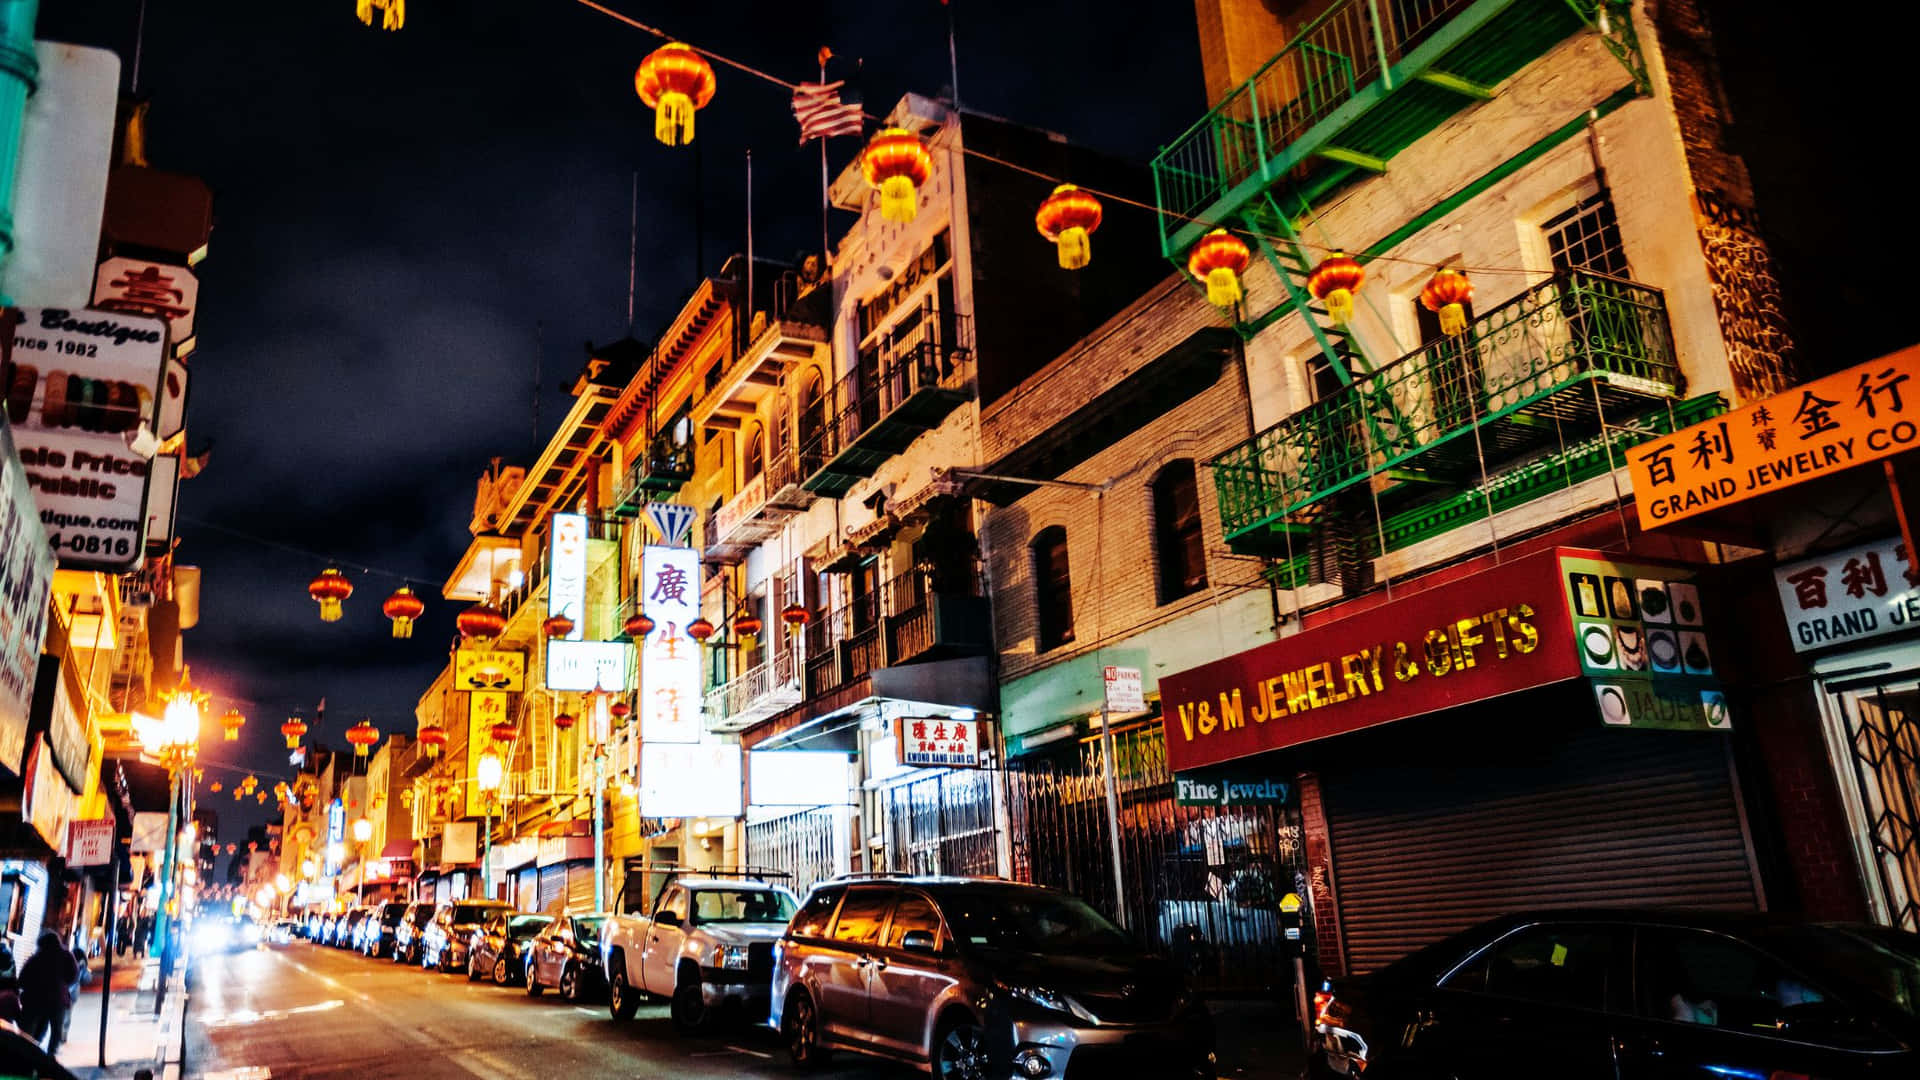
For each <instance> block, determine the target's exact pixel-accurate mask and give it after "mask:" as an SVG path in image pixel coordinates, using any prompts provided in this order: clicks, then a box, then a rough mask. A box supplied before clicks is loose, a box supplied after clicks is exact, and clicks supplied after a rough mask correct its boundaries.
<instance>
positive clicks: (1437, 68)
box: [1153, 0, 1715, 580]
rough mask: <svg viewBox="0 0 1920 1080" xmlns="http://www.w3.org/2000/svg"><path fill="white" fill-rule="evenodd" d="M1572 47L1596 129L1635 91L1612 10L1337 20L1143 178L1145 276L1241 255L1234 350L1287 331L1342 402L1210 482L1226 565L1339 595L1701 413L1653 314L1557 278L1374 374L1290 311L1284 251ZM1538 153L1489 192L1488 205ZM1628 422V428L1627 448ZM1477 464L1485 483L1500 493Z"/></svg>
mask: <svg viewBox="0 0 1920 1080" xmlns="http://www.w3.org/2000/svg"><path fill="white" fill-rule="evenodd" d="M1578 33H1593V34H1596V35H1598V37H1599V38H1600V39H1601V41H1602V42H1603V43H1604V45H1605V47H1606V48H1607V50H1608V51H1609V52H1610V53H1611V54H1612V55H1613V57H1614V58H1615V59H1616V60H1618V61H1619V62H1620V64H1621V66H1622V68H1623V69H1624V73H1625V78H1624V79H1623V82H1624V83H1625V85H1624V86H1623V88H1622V90H1621V92H1620V93H1618V94H1616V95H1614V96H1613V97H1612V98H1609V99H1608V100H1607V101H1604V102H1600V103H1596V110H1595V114H1596V115H1604V114H1605V113H1606V112H1609V111H1611V110H1612V109H1613V108H1616V107H1618V106H1619V105H1620V104H1621V103H1623V102H1624V101H1626V100H1629V99H1630V98H1631V97H1633V96H1634V95H1635V94H1642V93H1645V92H1647V90H1648V83H1647V76H1646V70H1645V67H1644V65H1643V63H1642V61H1641V58H1640V54H1639V49H1638V45H1637V43H1636V41H1635V38H1634V33H1633V24H1632V20H1631V18H1630V15H1629V5H1628V4H1627V3H1626V2H1624V0H1343V2H1338V3H1335V4H1334V5H1333V6H1332V7H1330V8H1329V9H1328V10H1326V11H1325V12H1323V13H1322V14H1320V15H1319V16H1317V17H1316V18H1314V19H1312V20H1311V21H1309V22H1307V23H1306V24H1305V25H1303V26H1301V27H1300V28H1299V29H1298V30H1296V31H1294V32H1293V33H1292V34H1291V40H1290V42H1289V43H1288V45H1287V46H1286V48H1284V49H1283V50H1281V52H1280V53H1279V54H1278V55H1276V56H1275V57H1273V59H1271V60H1269V61H1268V62H1267V63H1266V64H1265V65H1264V66H1262V67H1261V69H1260V70H1259V71H1257V72H1255V73H1254V75H1253V76H1252V77H1251V78H1249V79H1248V80H1247V81H1246V82H1244V83H1242V84H1241V85H1240V86H1238V87H1236V88H1235V89H1234V90H1233V91H1232V92H1231V93H1229V94H1228V95H1227V96H1226V97H1225V98H1224V99H1222V100H1221V101H1220V103H1219V104H1218V105H1217V106H1215V107H1214V109H1213V110H1212V111H1211V112H1209V113H1208V114H1207V115H1206V116H1205V117H1203V118H1202V119H1201V120H1200V122H1199V123H1197V124H1195V125H1194V126H1193V127H1192V128H1191V129H1189V130H1188V131H1187V132H1186V133H1184V134H1183V135H1181V136H1180V137H1179V138H1178V139H1176V140H1174V142H1173V143H1172V144H1171V145H1169V146H1168V147H1166V148H1165V149H1164V150H1162V151H1161V152H1160V154H1159V155H1158V156H1157V157H1156V158H1155V159H1154V162H1153V175H1154V186H1155V194H1156V197H1157V199H1158V201H1159V207H1160V219H1159V221H1160V230H1161V236H1160V240H1161V250H1162V254H1164V255H1165V256H1166V258H1167V259H1168V260H1170V261H1172V262H1173V263H1174V264H1175V265H1176V266H1180V267H1183V268H1184V266H1185V262H1186V257H1187V254H1188V252H1189V251H1190V250H1191V249H1192V247H1193V245H1194V244H1195V243H1196V242H1198V241H1199V239H1200V238H1201V237H1202V236H1203V235H1205V233H1206V232H1207V231H1208V230H1210V229H1213V228H1217V227H1225V228H1228V229H1231V230H1233V231H1235V232H1236V233H1239V234H1240V235H1242V236H1244V237H1246V238H1247V239H1248V240H1249V241H1250V242H1251V243H1252V244H1253V245H1254V246H1255V247H1256V248H1257V250H1258V251H1259V252H1260V255H1261V257H1263V258H1264V259H1265V260H1266V261H1267V263H1268V265H1269V266H1270V267H1271V269H1272V270H1273V271H1274V273H1275V275H1276V276H1277V278H1278V279H1279V282H1280V285H1281V288H1280V289H1279V290H1277V291H1276V290H1273V289H1263V290H1261V291H1263V292H1265V293H1267V294H1268V295H1265V296H1250V298H1249V302H1248V303H1247V304H1245V305H1243V306H1242V307H1241V308H1239V309H1236V311H1235V313H1234V315H1233V317H1234V319H1235V320H1236V328H1237V329H1238V330H1239V332H1240V333H1241V334H1242V335H1243V336H1245V337H1248V338H1251V337H1252V336H1253V335H1255V334H1257V333H1259V332H1260V331H1261V330H1262V329H1264V328H1266V327H1267V326H1269V325H1271V324H1273V323H1274V322H1276V321H1278V320H1279V319H1281V318H1283V317H1285V316H1286V315H1288V314H1290V313H1292V312H1293V311H1295V310H1299V311H1301V312H1302V313H1303V314H1304V315H1305V316H1306V318H1305V319H1304V322H1305V323H1306V325H1307V326H1308V328H1309V329H1310V330H1311V332H1312V334H1313V336H1314V339H1315V344H1316V346H1317V347H1318V349H1319V350H1320V351H1321V352H1322V353H1323V354H1324V357H1325V365H1326V367H1327V368H1328V369H1329V370H1330V371H1331V372H1332V374H1333V375H1334V376H1335V377H1336V378H1337V379H1338V381H1339V382H1340V384H1341V387H1342V388H1341V389H1340V390H1339V391H1338V392H1336V393H1333V394H1330V395H1327V396H1326V397H1324V398H1323V399H1322V400H1320V401H1317V402H1315V403H1314V404H1313V405H1311V406H1309V407H1308V408H1307V409H1304V410H1302V411H1301V412H1299V413H1296V414H1295V415H1293V416H1291V417H1288V418H1287V419H1286V420H1284V421H1282V422H1281V423H1279V424H1277V425H1275V426H1274V427H1272V428H1269V429H1267V430H1266V431H1263V432H1261V433H1260V434H1258V435H1256V436H1255V437H1254V438H1253V439H1251V440H1249V441H1248V442H1247V443H1245V444H1242V445H1241V446H1239V447H1237V448H1235V449H1234V450H1232V451H1229V452H1228V453H1226V454H1224V455H1222V456H1221V457H1220V458H1219V459H1217V460H1215V461H1214V462H1213V463H1212V468H1213V471H1214V477H1215V481H1216V486H1217V488H1218V490H1219V494H1220V504H1221V516H1222V519H1223V524H1224V525H1225V529H1226V533H1227V540H1228V543H1229V544H1230V545H1231V546H1232V547H1233V548H1235V549H1236V550H1238V551H1241V552H1244V553H1248V554H1259V555H1263V556H1267V557H1269V558H1288V559H1290V560H1291V565H1287V566H1283V567H1281V568H1280V570H1279V572H1280V573H1281V574H1283V575H1287V576H1310V577H1312V578H1313V579H1314V580H1335V579H1338V578H1339V577H1340V572H1339V571H1338V570H1336V571H1334V572H1332V574H1331V576H1329V574H1328V572H1327V571H1326V570H1325V569H1324V567H1325V565H1328V564H1331V563H1344V564H1345V565H1346V567H1347V571H1346V572H1347V573H1351V572H1352V568H1353V567H1354V566H1356V565H1357V564H1358V563H1359V562H1361V561H1362V560H1364V559H1365V558H1367V557H1369V556H1371V555H1374V554H1378V553H1379V552H1380V551H1381V549H1382V547H1383V546H1384V547H1385V548H1387V549H1392V548H1394V547H1399V546H1404V545H1406V544H1408V543H1412V542H1414V541H1416V540H1418V539H1421V538H1422V537H1424V536H1427V535H1432V534H1434V533H1435V532H1438V531H1444V530H1445V529H1447V528H1452V527H1456V526H1457V525H1458V524H1460V523H1461V521H1462V520H1463V519H1466V518H1470V516H1471V515H1472V514H1476V513H1481V514H1483V513H1485V512H1487V511H1488V510H1490V509H1491V510H1498V509H1501V508H1503V507H1504V506H1507V505H1516V504H1517V503H1518V502H1521V501H1525V499H1526V498H1531V497H1535V496H1537V495H1538V494H1540V493H1542V492H1543V491H1544V490H1549V489H1551V488H1552V487H1555V486H1558V487H1565V486H1568V485H1570V484H1572V483H1575V482H1578V481H1579V480H1581V479H1585V478H1587V477H1589V476H1592V475H1603V474H1604V473H1605V472H1606V471H1607V470H1608V469H1609V468H1611V467H1615V466H1617V465H1618V464H1619V463H1620V457H1619V455H1620V453H1621V451H1623V450H1624V447H1625V445H1630V444H1631V443H1632V442H1635V441H1639V439H1642V438H1646V437H1649V436H1650V435H1651V433H1652V432H1653V431H1655V430H1658V429H1670V428H1671V427H1672V426H1673V425H1675V424H1681V423H1686V422H1690V418H1692V417H1694V416H1696V415H1697V414H1700V413H1701V412H1702V410H1708V409H1711V408H1714V407H1715V403H1714V402H1712V401H1706V400H1703V401H1699V402H1677V401H1676V400H1675V399H1676V398H1677V396H1678V394H1679V392H1680V384H1681V379H1680V373H1679V369H1678V365H1677V363H1676V361H1675V357H1674V352H1673V347H1672V343H1671V332H1670V330H1669V328H1668V325H1667V319H1666V311H1665V304H1664V300H1663V299H1662V297H1661V294H1660V292H1659V290H1657V289H1653V288H1651V287H1648V286H1646V285H1642V284H1638V283H1636V282H1631V281H1625V280H1620V279H1615V278H1610V277H1606V276H1604V275H1599V274H1590V273H1584V272H1578V271H1575V272H1571V273H1567V274H1563V275H1561V276H1559V277H1556V278H1554V279H1552V280H1550V281H1548V282H1546V283H1543V284H1541V285H1537V286H1535V287H1533V288H1531V289H1529V290H1527V291H1526V292H1525V293H1523V294H1522V295H1520V296H1519V297H1516V298H1514V299H1513V300H1510V301H1508V302H1506V303H1504V304H1501V305H1499V306H1497V307H1495V308H1493V309H1492V310H1490V311H1483V312H1478V313H1476V318H1475V319H1474V320H1473V321H1472V322H1471V323H1470V324H1469V326H1468V327H1467V330H1466V331H1465V332H1464V333H1462V334H1459V335H1456V336H1454V337H1451V338H1443V339H1440V340H1437V341H1432V342H1428V343H1425V344H1424V345H1422V346H1421V347H1420V348H1419V349H1416V350H1414V351H1413V352H1412V353H1409V354H1407V355H1406V356H1404V357H1400V358H1398V359H1395V360H1393V361H1392V362H1391V363H1387V364H1384V365H1382V364H1380V363H1377V362H1376V361H1375V360H1374V359H1373V358H1371V357H1369V356H1368V355H1367V353H1366V351H1365V349H1364V348H1362V347H1361V346H1360V343H1359V341H1358V340H1357V339H1355V338H1353V337H1350V336H1349V335H1348V334H1347V333H1345V332H1344V330H1343V328H1341V327H1339V326H1337V325H1335V324H1334V323H1333V322H1332V320H1331V319H1329V318H1328V317H1327V312H1326V311H1325V310H1324V308H1322V307H1321V306H1320V305H1319V304H1318V302H1316V301H1315V300H1314V299H1313V298H1312V296H1311V295H1310V294H1309V293H1308V292H1307V288H1306V281H1307V275H1308V273H1309V272H1310V270H1311V268H1312V266H1313V264H1314V263H1315V262H1316V261H1317V260H1318V258H1319V257H1320V245H1318V244H1315V245H1313V247H1312V248H1311V249H1310V248H1309V246H1308V245H1306V244H1305V243H1303V240H1302V237H1301V235H1300V231H1301V229H1302V228H1303V227H1304V226H1305V224H1306V223H1307V222H1309V221H1311V220H1312V219H1313V217H1314V216H1315V214H1316V210H1317V208H1323V207H1324V206H1326V205H1327V204H1328V203H1330V202H1331V201H1332V198H1333V197H1334V195H1335V194H1336V193H1337V192H1339V191H1340V190H1342V189H1344V188H1347V187H1349V186H1351V185H1353V184H1356V183H1359V182H1361V181H1364V180H1365V179H1367V178H1369V177H1371V176H1375V175H1378V174H1380V173H1383V172H1385V171H1386V170H1387V168H1388V167H1389V164H1390V163H1391V161H1392V160H1393V158H1394V157H1395V155H1397V154H1399V153H1400V152H1401V151H1403V150H1405V149H1406V148H1407V147H1409V146H1411V145H1412V144H1413V143H1414V142H1416V141H1417V140H1419V139H1420V138H1421V137H1422V136H1424V135H1426V134H1428V133H1429V132H1431V131H1433V130H1434V129H1435V128H1437V127H1438V126H1440V124H1442V123H1443V122H1445V121H1446V120H1447V119H1449V118H1450V117H1452V116H1454V115H1455V114H1457V113H1459V112H1461V111H1462V110H1465V109H1469V108H1472V107H1473V106H1475V105H1477V104H1479V103H1481V102H1485V101H1489V100H1491V99H1492V98H1493V97H1494V96H1495V93H1496V88H1497V87H1499V86H1500V84H1502V83H1503V82H1504V81H1505V80H1506V79H1507V78H1509V77H1510V76H1512V75H1513V74H1515V73H1516V72H1518V71H1519V70H1520V69H1521V68H1523V67H1524V66H1526V65H1527V64H1528V63H1529V62H1531V61H1533V60H1535V59H1537V58H1539V57H1541V56H1543V55H1544V54H1546V53H1547V52H1548V51H1549V50H1551V49H1552V48H1554V47H1555V46H1556V45H1558V44H1559V43H1561V42H1562V41H1565V40H1566V39H1568V38H1570V37H1572V36H1573V35H1575V34H1578ZM1583 123H1584V119H1583V120H1578V121H1575V122H1573V123H1571V124H1569V125H1567V126H1566V127H1564V128H1562V129H1561V130H1560V131H1558V132H1556V133H1554V135H1553V136H1552V137H1551V138H1552V140H1563V139H1565V138H1567V137H1571V135H1573V134H1576V133H1578V132H1579V131H1580V130H1581V128H1582V124H1583ZM1547 145H1550V143H1549V144H1543V145H1542V146H1539V147H1536V148H1534V149H1533V150H1530V151H1528V152H1526V153H1523V154H1522V155H1521V156H1519V157H1516V158H1515V159H1514V160H1513V161H1511V162H1509V163H1507V165H1506V166H1503V170H1504V171H1497V172H1496V174H1492V175H1490V176H1489V177H1486V178H1483V179H1484V180H1485V181H1486V182H1487V184H1489V185H1490V184H1491V182H1493V181H1494V180H1496V179H1498V178H1499V177H1500V176H1504V175H1507V173H1508V172H1510V171H1511V170H1512V169H1517V168H1518V167H1520V166H1521V165H1523V164H1524V163H1525V162H1526V161H1529V160H1532V159H1533V157H1532V156H1529V155H1535V156H1537V154H1538V153H1540V152H1544V150H1545V149H1546V147H1547ZM1477 190H1484V188H1478V189H1474V190H1471V191H1465V192H1462V193H1460V196H1459V199H1458V201H1455V202H1451V203H1449V204H1443V205H1442V206H1441V207H1436V208H1435V209H1434V210H1433V211H1431V212H1430V213H1429V215H1427V216H1425V217H1423V218H1422V219H1421V220H1420V221H1417V222H1413V223H1409V224H1408V225H1407V226H1406V227H1404V228H1403V229H1401V230H1397V231H1396V232H1395V233H1394V234H1393V235H1391V236H1389V237H1386V238H1381V239H1380V241H1379V242H1378V243H1377V244H1375V246H1374V247H1373V248H1372V249H1366V250H1361V251H1359V257H1360V259H1361V260H1362V261H1363V262H1364V261H1365V260H1366V259H1367V258H1368V257H1370V255H1372V254H1378V253H1382V252H1384V251H1386V250H1388V249H1390V248H1391V247H1392V246H1393V245H1395V244H1397V243H1399V242H1400V241H1401V240H1403V239H1404V238H1405V237H1406V236H1407V235H1410V234H1411V233H1412V232H1413V231H1415V230H1416V228H1417V227H1418V226H1419V225H1422V224H1425V223H1427V222H1428V221H1430V220H1431V219H1432V218H1433V217H1437V216H1439V215H1440V214H1441V213H1444V212H1449V211H1450V210H1451V209H1452V208H1453V207H1455V206H1457V205H1459V203H1460V202H1464V201H1465V199H1466V198H1468V197H1471V195H1472V194H1474V193H1477ZM1349 239H1353V238H1349ZM1358 239H1367V238H1358ZM1654 413H1658V414H1659V415H1657V416H1655V415H1652V414H1654ZM1636 417H1637V418H1641V419H1640V420H1639V421H1637V424H1638V426H1637V427H1632V426H1628V427H1622V426H1621V422H1622V421H1623V420H1626V419H1628V418H1636ZM1623 432H1624V434H1623ZM1635 432H1637V433H1638V434H1635ZM1549 458H1550V459H1551V460H1550V461H1549V460H1548V459H1549ZM1490 463H1491V464H1498V465H1500V466H1501V470H1500V474H1499V475H1498V476H1497V477H1496V476H1495V470H1493V469H1492V468H1490V467H1489V466H1490ZM1367 503H1370V504H1371V506H1369V507H1367V508H1366V511H1365V513H1364V514H1362V513H1361V509H1362V505H1363V504H1367ZM1363 518H1364V522H1365V524H1364V527H1361V526H1360V525H1359V521H1360V520H1361V519H1363ZM1333 549H1338V550H1337V551H1335V552H1334V553H1333V554H1329V552H1330V551H1332V550H1333ZM1303 552H1307V553H1308V554H1303ZM1308 559H1312V560H1317V563H1316V565H1315V566H1314V567H1313V568H1312V569H1311V570H1309V569H1308V568H1307V567H1306V562H1305V560H1308Z"/></svg>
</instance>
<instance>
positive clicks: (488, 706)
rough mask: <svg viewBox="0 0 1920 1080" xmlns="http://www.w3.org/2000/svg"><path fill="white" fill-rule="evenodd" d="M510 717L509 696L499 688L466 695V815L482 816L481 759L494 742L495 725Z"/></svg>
mask: <svg viewBox="0 0 1920 1080" xmlns="http://www.w3.org/2000/svg"><path fill="white" fill-rule="evenodd" d="M506 718H507V695H506V693H505V692H504V691H500V690H477V691H475V692H473V693H471V694H468V695H467V772H466V777H465V783H463V784H461V785H460V791H461V794H462V795H463V796H465V799H466V806H467V812H466V814H465V815H463V816H465V817H479V816H480V814H481V813H482V808H481V801H482V800H481V798H480V759H481V757H483V756H484V755H485V754H486V751H487V747H489V746H491V745H492V743H493V725H495V724H498V723H500V722H502V721H504V720H505V719H506Z"/></svg>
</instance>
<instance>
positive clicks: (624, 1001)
mask: <svg viewBox="0 0 1920 1080" xmlns="http://www.w3.org/2000/svg"><path fill="white" fill-rule="evenodd" d="M528 978H532V976H531V975H529V976H528ZM607 1011H608V1012H610V1013H612V1014H613V1018H614V1019H615V1020H631V1019H633V1014H634V1013H636V1012H639V1011H640V995H639V994H638V993H636V992H634V989H633V988H632V987H631V986H628V985H627V965H626V964H625V962H623V961H621V960H619V959H617V958H616V959H614V960H610V961H608V963H607Z"/></svg>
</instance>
